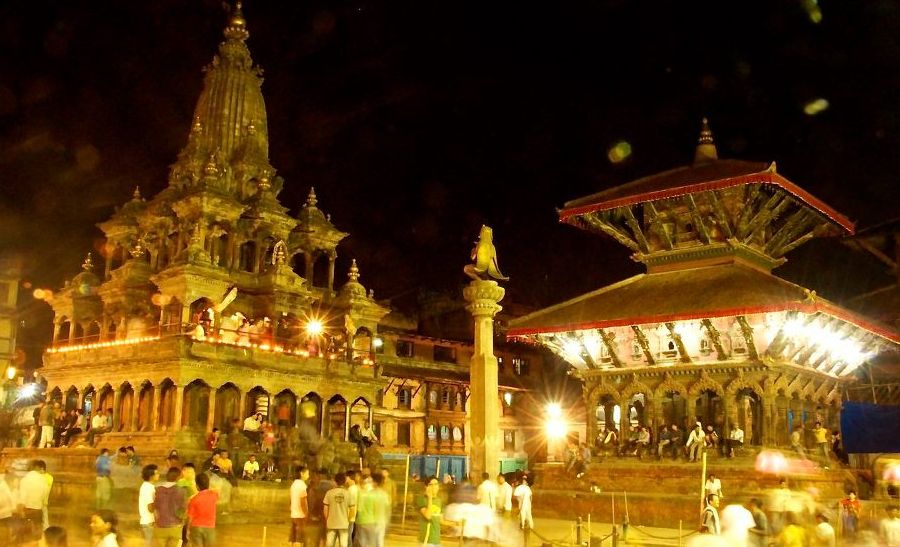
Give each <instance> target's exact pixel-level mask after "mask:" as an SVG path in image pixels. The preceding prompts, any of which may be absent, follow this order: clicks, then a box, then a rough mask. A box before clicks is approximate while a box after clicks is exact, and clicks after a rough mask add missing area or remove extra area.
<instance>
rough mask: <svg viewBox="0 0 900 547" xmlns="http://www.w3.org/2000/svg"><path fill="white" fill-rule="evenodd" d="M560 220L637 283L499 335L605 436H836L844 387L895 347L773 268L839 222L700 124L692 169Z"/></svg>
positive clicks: (607, 193) (760, 440)
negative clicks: (588, 234)
mask: <svg viewBox="0 0 900 547" xmlns="http://www.w3.org/2000/svg"><path fill="white" fill-rule="evenodd" d="M560 218H561V220H562V221H563V222H566V223H569V224H572V225H574V226H577V227H579V228H582V229H585V230H589V231H594V232H599V233H602V234H605V235H607V236H610V237H613V238H614V239H616V241H618V242H619V243H621V244H623V245H625V246H627V247H628V248H629V249H631V250H632V251H633V252H634V254H633V259H634V260H636V261H638V262H640V263H642V264H644V266H645V267H646V270H647V271H646V273H643V274H640V275H637V276H634V277H632V278H629V279H626V280H624V281H621V282H619V283H615V284H613V285H610V286H607V287H603V288H601V289H599V290H597V291H594V292H591V293H588V294H585V295H582V296H579V297H577V298H575V299H573V300H570V301H568V302H563V303H561V304H558V305H555V306H551V307H549V308H546V309H544V310H541V311H538V312H536V313H533V314H530V315H528V316H525V317H522V318H520V319H517V320H515V321H513V322H512V323H511V328H510V330H509V333H508V335H509V336H510V337H511V338H514V339H519V340H524V341H529V342H532V343H535V344H539V345H542V346H545V347H547V348H550V349H551V350H552V351H554V352H555V353H557V354H558V355H559V356H560V357H562V358H563V359H565V360H566V361H567V362H569V363H570V364H571V366H572V367H573V368H574V371H575V372H574V373H575V374H576V375H577V376H578V377H579V378H580V379H581V380H582V381H583V392H584V401H585V404H586V406H587V408H588V409H589V413H591V414H593V417H595V418H596V419H591V416H589V419H588V436H589V438H591V439H593V438H594V437H595V436H596V435H597V434H598V432H599V431H602V430H604V429H605V428H608V427H613V426H618V427H620V428H621V429H622V430H623V434H627V432H628V430H629V429H631V428H633V427H635V426H636V425H639V424H640V425H648V426H652V427H653V428H654V429H653V430H654V431H658V427H659V426H660V425H664V424H673V423H674V424H677V425H679V426H687V425H692V424H693V422H694V421H695V420H699V421H702V422H703V423H704V424H714V425H717V426H718V427H719V428H720V431H722V430H725V431H727V428H728V427H729V426H730V424H735V423H736V424H738V425H739V426H740V427H741V428H742V429H743V430H744V431H745V434H746V438H747V440H748V442H750V443H752V444H754V445H788V444H789V436H790V431H791V430H792V428H793V427H794V426H796V424H797V423H805V424H807V425H810V424H813V423H814V422H816V421H821V422H822V423H823V424H825V425H826V427H831V428H837V427H838V426H839V412H838V411H839V409H840V406H841V399H842V397H841V396H842V386H844V385H845V383H846V382H849V381H852V379H853V377H854V374H853V373H854V371H855V370H856V369H857V367H859V366H860V365H862V364H863V363H866V362H867V360H869V359H870V358H872V357H874V356H875V355H877V354H878V353H879V352H882V351H883V350H884V349H886V348H892V347H896V345H897V343H898V342H900V335H898V333H897V331H895V330H894V329H893V328H892V327H890V326H888V325H884V324H881V323H879V322H877V321H875V320H871V319H869V318H866V317H864V316H862V315H859V314H857V313H854V312H851V311H849V310H847V309H844V308H842V307H840V306H838V305H836V304H833V303H831V302H829V301H827V300H825V299H823V298H821V297H819V296H817V295H816V294H815V292H814V291H810V290H808V289H805V288H803V287H800V286H797V285H795V284H792V283H789V282H787V281H785V280H783V279H780V278H779V277H777V276H775V275H773V274H772V273H771V272H772V270H773V269H774V268H776V267H777V266H779V265H780V264H782V263H784V261H785V258H784V256H785V255H786V254H787V253H788V252H790V251H791V250H793V249H795V248H797V247H798V246H800V245H802V244H803V243H804V242H806V241H808V240H809V239H811V238H813V237H816V236H827V235H840V234H845V233H852V232H853V225H852V223H851V222H850V221H849V220H847V219H846V218H845V217H844V216H842V215H841V214H839V213H838V212H836V211H834V210H833V209H832V208H831V207H829V206H828V205H826V204H825V203H823V202H821V201H820V200H818V199H816V198H815V197H813V196H811V195H810V194H809V193H807V192H806V191H804V190H803V189H802V188H800V187H798V186H797V185H795V184H794V183H792V182H790V181H789V180H787V179H786V178H784V177H783V176H782V175H780V174H779V173H778V172H777V170H776V167H775V164H774V163H772V164H765V163H752V162H745V161H736V160H720V159H719V158H718V154H717V152H716V148H715V145H714V143H713V138H712V133H711V132H710V131H709V128H708V126H706V122H705V120H704V127H703V131H702V133H701V137H700V141H699V144H698V146H697V150H696V155H695V158H694V162H693V164H692V165H690V166H687V167H681V168H677V169H673V170H670V171H665V172H663V173H659V174H656V175H651V176H648V177H644V178H641V179H638V180H636V181H633V182H630V183H627V184H624V185H622V186H618V187H614V188H611V189H608V190H604V191H602V192H600V193H597V194H594V195H591V196H587V197H585V198H581V199H577V200H574V201H571V202H569V203H567V204H566V205H565V207H564V209H563V210H562V211H561V213H560Z"/></svg>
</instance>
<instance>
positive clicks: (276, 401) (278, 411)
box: [272, 389, 297, 427]
mask: <svg viewBox="0 0 900 547" xmlns="http://www.w3.org/2000/svg"><path fill="white" fill-rule="evenodd" d="M272 406H273V407H274V408H275V420H276V423H277V424H278V425H279V426H285V427H294V426H295V425H297V395H296V394H295V393H294V392H293V391H291V390H290V389H283V390H281V391H280V392H278V394H277V395H275V397H274V398H273V399H272Z"/></svg>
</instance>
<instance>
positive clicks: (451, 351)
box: [434, 346, 456, 363]
mask: <svg viewBox="0 0 900 547" xmlns="http://www.w3.org/2000/svg"><path fill="white" fill-rule="evenodd" d="M434 360H435V361H440V362H442V363H455V362H456V348H452V347H449V346H434Z"/></svg>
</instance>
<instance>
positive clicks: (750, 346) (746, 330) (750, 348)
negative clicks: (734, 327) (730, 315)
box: [737, 315, 759, 361]
mask: <svg viewBox="0 0 900 547" xmlns="http://www.w3.org/2000/svg"><path fill="white" fill-rule="evenodd" d="M737 323H738V325H739V326H740V327H741V334H742V335H743V336H744V342H746V343H747V353H749V354H750V358H751V359H753V360H754V361H758V360H759V352H758V351H756V344H755V343H754V342H753V327H751V326H750V323H748V322H747V318H746V317H744V316H743V315H739V316H737Z"/></svg>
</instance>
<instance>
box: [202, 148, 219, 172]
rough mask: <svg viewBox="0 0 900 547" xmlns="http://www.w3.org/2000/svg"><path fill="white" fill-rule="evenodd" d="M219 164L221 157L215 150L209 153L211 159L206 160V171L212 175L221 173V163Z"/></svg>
mask: <svg viewBox="0 0 900 547" xmlns="http://www.w3.org/2000/svg"><path fill="white" fill-rule="evenodd" d="M218 164H219V157H218V155H217V154H216V153H215V152H213V153H212V154H210V155H209V159H208V160H207V161H206V169H204V172H205V173H206V174H207V175H209V176H211V177H214V176H216V175H218V174H219V165H218Z"/></svg>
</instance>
